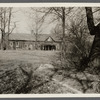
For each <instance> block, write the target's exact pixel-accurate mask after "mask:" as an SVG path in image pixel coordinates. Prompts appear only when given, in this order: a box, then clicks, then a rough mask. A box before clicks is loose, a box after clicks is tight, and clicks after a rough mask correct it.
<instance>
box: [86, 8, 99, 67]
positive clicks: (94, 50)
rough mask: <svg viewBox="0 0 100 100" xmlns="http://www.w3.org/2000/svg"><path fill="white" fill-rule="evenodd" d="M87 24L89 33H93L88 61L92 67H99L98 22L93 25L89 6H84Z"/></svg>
mask: <svg viewBox="0 0 100 100" xmlns="http://www.w3.org/2000/svg"><path fill="white" fill-rule="evenodd" d="M85 9H86V15H87V24H88V28H89V31H90V34H91V35H95V37H94V41H93V44H92V47H91V51H90V54H89V59H90V62H91V63H92V64H93V66H94V67H100V23H99V24H98V25H97V26H95V25H94V21H93V13H92V8H91V7H86V8H85Z"/></svg>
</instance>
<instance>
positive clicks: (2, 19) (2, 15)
mask: <svg viewBox="0 0 100 100" xmlns="http://www.w3.org/2000/svg"><path fill="white" fill-rule="evenodd" d="M12 9H13V8H12V7H1V8H0V24H1V25H0V26H1V27H0V30H1V49H2V50H6V49H8V48H9V46H8V39H9V35H10V34H11V33H12V32H13V30H14V29H15V27H16V24H15V23H14V25H13V27H11V23H12V13H13V12H12Z"/></svg>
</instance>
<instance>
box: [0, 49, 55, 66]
mask: <svg viewBox="0 0 100 100" xmlns="http://www.w3.org/2000/svg"><path fill="white" fill-rule="evenodd" d="M55 54H56V51H23V50H20V51H17V50H9V51H0V60H3V61H7V60H10V61H11V60H13V61H25V62H28V63H32V64H33V65H36V66H40V65H41V64H51V63H52V61H53V60H54V59H55Z"/></svg>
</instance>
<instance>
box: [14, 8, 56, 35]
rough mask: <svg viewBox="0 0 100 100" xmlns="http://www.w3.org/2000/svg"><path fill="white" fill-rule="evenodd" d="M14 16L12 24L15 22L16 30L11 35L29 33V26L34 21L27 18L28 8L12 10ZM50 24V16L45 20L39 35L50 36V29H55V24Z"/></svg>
mask: <svg viewBox="0 0 100 100" xmlns="http://www.w3.org/2000/svg"><path fill="white" fill-rule="evenodd" d="M13 10H14V12H15V13H14V14H13V22H15V21H16V29H15V30H14V31H13V33H31V29H30V25H31V24H32V21H33V22H34V21H35V19H34V18H33V19H32V20H31V19H30V17H29V14H30V8H25V7H24V8H14V9H13ZM49 22H50V16H48V18H47V19H46V21H45V22H44V24H43V26H42V32H41V34H50V33H51V30H52V28H54V27H55V25H56V24H55V23H51V24H49Z"/></svg>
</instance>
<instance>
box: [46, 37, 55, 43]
mask: <svg viewBox="0 0 100 100" xmlns="http://www.w3.org/2000/svg"><path fill="white" fill-rule="evenodd" d="M46 41H48V42H53V41H54V40H53V39H52V38H51V37H50V36H49V37H48V38H47V39H46Z"/></svg>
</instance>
